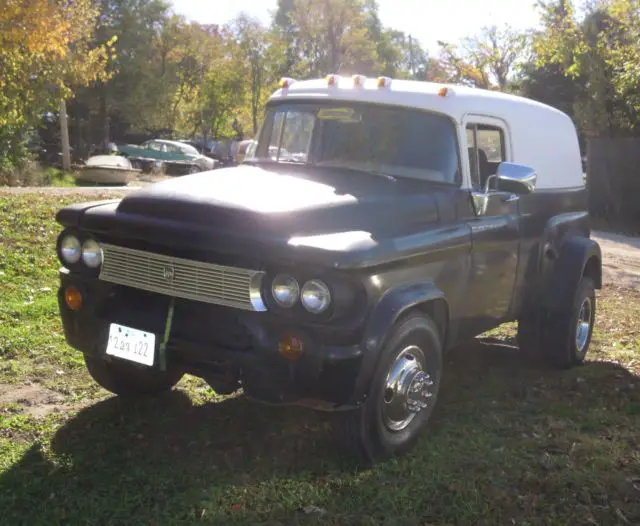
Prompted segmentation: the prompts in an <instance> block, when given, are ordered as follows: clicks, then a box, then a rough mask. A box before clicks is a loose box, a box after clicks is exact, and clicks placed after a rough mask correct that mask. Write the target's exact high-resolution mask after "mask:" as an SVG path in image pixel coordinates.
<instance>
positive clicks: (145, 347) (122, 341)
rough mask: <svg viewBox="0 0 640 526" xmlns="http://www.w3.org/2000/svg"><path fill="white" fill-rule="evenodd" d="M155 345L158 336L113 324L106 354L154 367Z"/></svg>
mask: <svg viewBox="0 0 640 526" xmlns="http://www.w3.org/2000/svg"><path fill="white" fill-rule="evenodd" d="M155 344H156V335H155V334H153V333H152V332H145V331H141V330H139V329H132V328H131V327H125V326H124V325H118V324H117V323H112V324H111V326H110V327H109V341H108V342H107V351H106V353H107V354H109V355H111V356H117V357H118V358H122V359H123V360H129V361H131V362H136V363H140V364H142V365H153V360H154V357H155V349H156V345H155Z"/></svg>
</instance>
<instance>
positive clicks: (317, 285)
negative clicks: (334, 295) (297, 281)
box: [300, 279, 331, 314]
mask: <svg viewBox="0 0 640 526" xmlns="http://www.w3.org/2000/svg"><path fill="white" fill-rule="evenodd" d="M300 299H301V301H302V305H303V306H304V308H305V309H307V310H308V311H309V312H312V313H313V314H320V313H321V312H324V311H326V310H327V309H328V308H329V305H330V304H331V292H329V287H327V285H326V284H325V283H324V282H323V281H320V280H319V279H312V280H311V281H307V282H306V283H305V284H304V286H303V287H302V294H301V296H300Z"/></svg>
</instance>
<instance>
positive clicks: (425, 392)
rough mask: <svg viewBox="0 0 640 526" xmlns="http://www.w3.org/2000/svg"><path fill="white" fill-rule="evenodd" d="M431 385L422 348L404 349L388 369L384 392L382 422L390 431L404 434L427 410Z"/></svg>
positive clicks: (430, 395)
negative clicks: (416, 417)
mask: <svg viewBox="0 0 640 526" xmlns="http://www.w3.org/2000/svg"><path fill="white" fill-rule="evenodd" d="M431 386H433V380H432V378H431V376H430V375H429V373H428V372H427V370H426V360H425V356H424V353H423V352H422V349H420V347H418V346H417V345H411V346H409V347H406V348H404V349H403V350H402V352H400V354H398V356H397V357H396V359H395V360H394V362H393V364H392V365H391V367H390V368H389V373H388V374H387V378H386V383H385V388H384V391H383V403H382V420H383V422H384V425H385V426H386V427H387V429H389V430H390V431H396V432H397V431H402V430H403V429H405V428H406V427H407V426H408V425H409V424H410V423H411V421H412V420H413V419H414V418H415V416H416V415H417V414H418V413H419V412H420V411H422V410H423V409H425V408H426V407H428V405H429V398H431V397H432V396H433V393H432V392H431V390H430V388H431Z"/></svg>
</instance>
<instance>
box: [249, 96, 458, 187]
mask: <svg viewBox="0 0 640 526" xmlns="http://www.w3.org/2000/svg"><path fill="white" fill-rule="evenodd" d="M252 154H253V158H254V159H256V160H260V159H266V160H270V161H275V162H285V163H304V164H314V165H317V166H335V167H346V168H353V169H356V170H358V169H361V170H367V171H375V172H380V173H384V174H387V175H393V176H398V177H412V178H416V179H424V180H429V181H437V182H445V183H457V182H458V178H459V166H460V163H459V158H458V148H457V140H456V134H455V127H454V124H453V122H452V121H451V120H450V119H449V118H447V117H445V116H442V115H438V114H434V113H428V112H425V111H421V110H417V109H413V108H403V107H394V106H382V105H376V104H367V103H353V102H346V103H345V102H330V103H326V102H313V103H306V102H305V103H298V102H294V103H284V104H279V105H273V106H270V107H269V109H268V110H267V114H266V116H265V120H264V125H263V129H262V132H261V134H260V139H259V141H258V144H257V147H256V148H255V151H254V152H252Z"/></svg>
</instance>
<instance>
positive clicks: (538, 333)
mask: <svg viewBox="0 0 640 526" xmlns="http://www.w3.org/2000/svg"><path fill="white" fill-rule="evenodd" d="M595 316H596V294H595V286H594V283H593V280H592V279H591V278H590V277H588V276H584V277H583V278H582V279H581V280H580V283H579V284H578V286H577V287H576V291H575V293H574V295H573V298H572V301H571V303H570V304H569V305H567V306H566V307H565V309H564V311H560V312H557V313H554V314H553V315H548V316H546V317H545V318H544V319H542V320H536V319H534V318H532V317H531V318H525V319H523V320H520V321H519V322H518V336H517V340H518V346H519V347H520V349H521V350H522V351H523V352H524V353H525V354H526V355H527V356H528V357H529V358H533V359H540V360H542V361H544V362H545V363H547V364H549V365H552V366H554V367H558V368H567V367H572V366H575V365H580V364H582V363H583V362H584V360H585V358H586V355H587V352H588V351H589V345H590V343H591V336H592V334H593V325H594V322H595Z"/></svg>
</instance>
